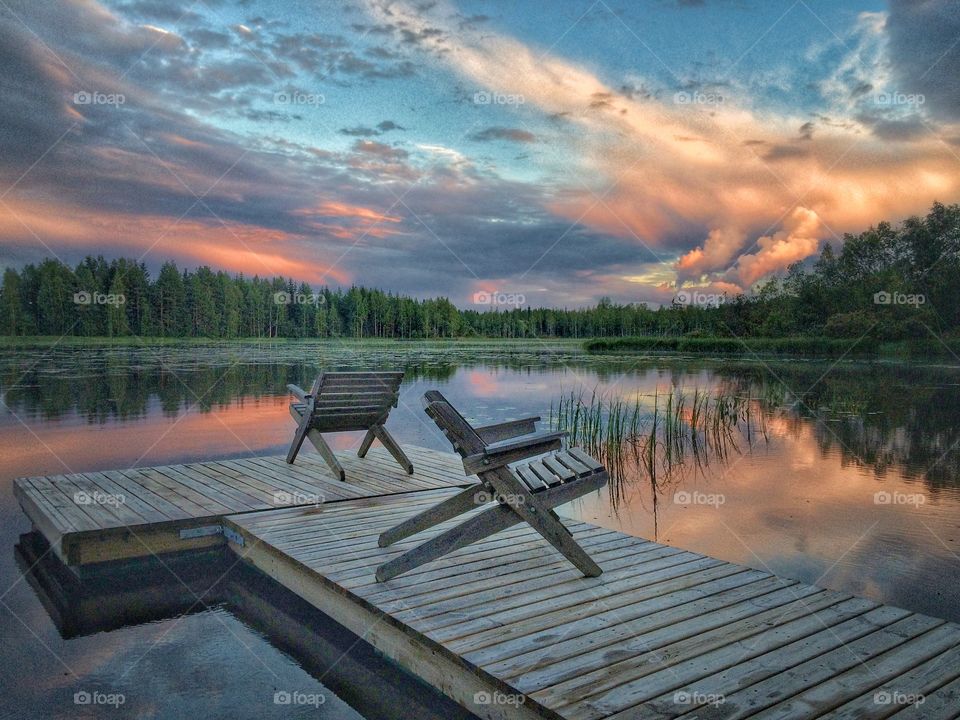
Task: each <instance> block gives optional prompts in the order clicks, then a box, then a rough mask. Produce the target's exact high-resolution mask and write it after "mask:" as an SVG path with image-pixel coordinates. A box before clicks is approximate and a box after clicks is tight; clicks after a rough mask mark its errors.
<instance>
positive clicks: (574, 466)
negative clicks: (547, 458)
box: [554, 451, 594, 476]
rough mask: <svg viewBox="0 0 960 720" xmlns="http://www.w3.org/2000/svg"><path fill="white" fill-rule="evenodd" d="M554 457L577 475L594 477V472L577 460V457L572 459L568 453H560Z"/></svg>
mask: <svg viewBox="0 0 960 720" xmlns="http://www.w3.org/2000/svg"><path fill="white" fill-rule="evenodd" d="M554 457H555V458H556V460H557V462H561V463H563V464H564V465H566V466H567V467H568V468H570V469H571V470H573V472H574V473H576V474H577V475H581V476H582V475H592V474H593V473H594V471H593V470H591V469H590V468H588V467H587V466H586V465H584V464H583V463H582V462H580V461H579V460H577V459H576V458H575V457H572V456H571V455H570V454H569V453H568V452H566V451H564V452H558V453H557V454H556V455H555V456H554Z"/></svg>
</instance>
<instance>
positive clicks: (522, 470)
mask: <svg viewBox="0 0 960 720" xmlns="http://www.w3.org/2000/svg"><path fill="white" fill-rule="evenodd" d="M514 470H515V471H516V473H517V475H519V476H520V479H521V480H523V483H524V484H525V485H526V486H527V487H528V488H530V490H532V491H534V492H536V491H537V490H543V489H544V488H545V487H546V484H545V483H544V482H543V480H541V479H540V477H539V476H538V475H537V474H536V473H535V472H533V470H531V469H530V466H529V465H517V466H516V467H515V468H514Z"/></svg>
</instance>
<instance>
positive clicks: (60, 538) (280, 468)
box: [13, 447, 467, 569]
mask: <svg viewBox="0 0 960 720" xmlns="http://www.w3.org/2000/svg"><path fill="white" fill-rule="evenodd" d="M411 459H412V460H413V462H414V463H415V467H416V469H417V472H416V474H415V475H408V474H407V473H406V472H404V471H403V469H402V468H399V467H398V466H397V463H396V461H395V460H394V459H393V458H392V457H391V456H390V455H389V453H387V451H386V450H385V449H384V448H382V447H376V448H372V449H371V450H370V452H369V454H368V455H367V457H366V458H364V459H362V460H361V459H360V458H358V457H356V455H354V454H353V453H343V454H342V455H341V456H340V461H341V464H342V465H343V467H344V469H345V471H346V475H347V480H346V482H341V481H340V480H338V479H337V478H335V477H333V476H332V475H331V473H330V470H329V468H328V467H327V465H326V463H325V462H324V461H323V460H322V458H320V457H318V456H317V455H314V454H311V453H304V454H303V455H302V456H301V457H300V458H298V459H297V462H296V464H294V465H288V464H287V463H286V462H285V461H284V458H283V456H281V455H276V456H268V457H254V458H245V459H238V460H217V461H210V462H197V463H187V464H184V465H166V466H163V467H148V468H133V469H130V470H108V471H105V472H90V473H77V474H72V475H55V476H49V477H33V478H18V479H17V480H15V481H14V484H13V494H14V496H15V497H16V498H17V501H18V502H19V503H20V507H21V508H22V509H23V511H24V512H25V513H26V515H27V517H29V518H30V521H31V522H32V523H33V525H34V527H35V528H36V529H37V530H38V531H40V533H42V534H43V536H44V537H45V538H46V539H47V541H48V542H49V543H50V545H51V547H52V548H53V551H54V552H55V553H56V554H57V556H58V557H59V558H60V559H61V560H62V561H63V562H64V564H66V565H68V566H70V567H73V568H75V569H79V568H82V567H84V566H88V565H91V564H94V563H99V562H106V561H110V560H128V559H130V558H137V557H146V556H151V555H156V554H160V553H167V552H177V551H182V550H194V549H199V548H204V547H211V546H213V545H218V544H223V542H224V538H223V533H222V531H223V525H222V522H221V521H222V519H223V517H225V516H226V515H233V514H237V513H247V512H257V511H263V510H273V509H276V508H278V507H295V506H310V505H317V504H320V503H323V502H338V501H342V500H354V499H357V498H363V497H370V496H374V495H387V494H390V493H398V492H409V491H411V490H429V489H434V488H440V487H457V486H463V485H464V484H465V483H467V480H466V479H465V478H464V477H463V467H462V465H461V464H460V462H459V461H458V460H457V458H456V457H455V456H453V455H449V454H446V453H439V452H436V451H434V450H427V449H426V448H413V449H412V452H411ZM457 473H459V475H460V476H459V477H457Z"/></svg>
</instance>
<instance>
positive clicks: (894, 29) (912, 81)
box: [886, 0, 960, 122]
mask: <svg viewBox="0 0 960 720" xmlns="http://www.w3.org/2000/svg"><path fill="white" fill-rule="evenodd" d="M886 30H887V34H888V35H889V39H890V45H889V47H890V61H891V65H892V71H893V75H894V78H895V80H896V86H897V89H898V91H899V92H901V93H904V94H920V95H923V96H924V98H925V100H926V103H927V105H928V106H929V108H930V111H931V112H932V113H933V114H934V115H935V116H936V117H937V118H939V119H942V120H945V121H951V122H952V121H957V120H960V44H958V43H957V38H960V13H958V12H957V4H956V3H955V2H953V1H952V0H891V2H890V13H889V16H888V18H887V22H886Z"/></svg>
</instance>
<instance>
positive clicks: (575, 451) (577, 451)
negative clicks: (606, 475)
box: [567, 447, 603, 470]
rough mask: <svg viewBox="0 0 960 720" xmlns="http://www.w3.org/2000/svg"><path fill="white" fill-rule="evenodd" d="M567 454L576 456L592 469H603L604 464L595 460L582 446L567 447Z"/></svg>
mask: <svg viewBox="0 0 960 720" xmlns="http://www.w3.org/2000/svg"><path fill="white" fill-rule="evenodd" d="M567 454H568V455H571V456H573V457H575V458H576V459H577V460H579V461H580V462H581V463H583V464H584V465H586V466H587V467H588V468H590V469H591V470H603V465H601V464H600V463H599V462H597V461H596V460H594V459H593V458H592V457H591V456H590V455H589V454H588V453H586V452H584V451H583V449H582V448H578V447H572V448H567Z"/></svg>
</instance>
